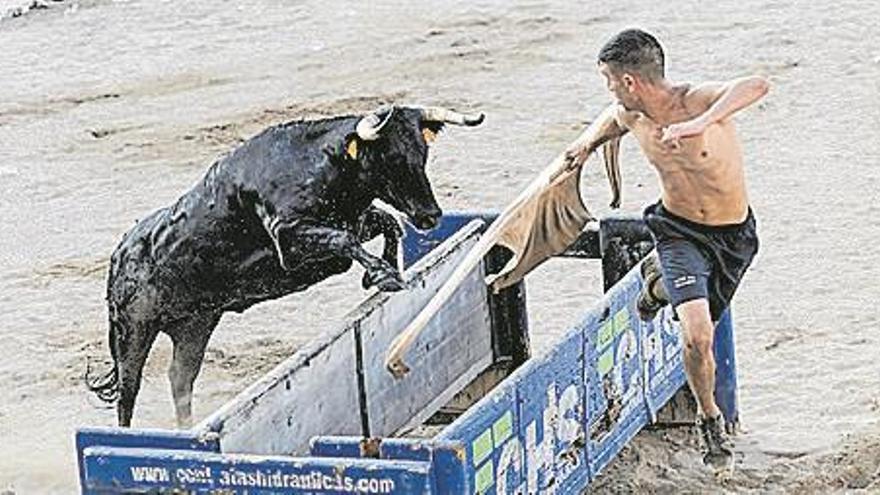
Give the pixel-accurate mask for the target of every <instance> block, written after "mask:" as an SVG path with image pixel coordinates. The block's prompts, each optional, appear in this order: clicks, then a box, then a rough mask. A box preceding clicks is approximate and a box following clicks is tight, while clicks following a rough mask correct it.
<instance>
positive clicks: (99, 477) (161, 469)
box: [83, 447, 431, 494]
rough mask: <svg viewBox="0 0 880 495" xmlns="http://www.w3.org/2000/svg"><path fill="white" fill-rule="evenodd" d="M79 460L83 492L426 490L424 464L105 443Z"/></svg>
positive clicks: (426, 465)
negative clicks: (126, 446) (211, 451)
mask: <svg viewBox="0 0 880 495" xmlns="http://www.w3.org/2000/svg"><path fill="white" fill-rule="evenodd" d="M83 461H84V465H85V471H86V483H85V485H84V486H85V488H86V489H85V493H102V492H106V491H113V492H114V493H117V492H118V491H119V490H120V489H125V490H149V491H160V490H168V489H171V488H185V489H187V490H193V491H197V492H199V493H207V492H208V491H209V490H228V491H229V492H232V493H248V494H275V493H351V492H355V491H359V492H361V493H394V494H421V493H431V482H430V479H429V478H430V474H431V473H430V469H431V468H430V464H429V463H427V462H412V461H386V460H375V459H345V460H340V459H327V458H317V457H303V458H289V457H268V456H252V455H232V454H212V453H202V452H186V451H180V450H154V449H126V448H108V447H89V448H87V449H86V450H85V452H84V460H83ZM224 493H227V492H225V491H224Z"/></svg>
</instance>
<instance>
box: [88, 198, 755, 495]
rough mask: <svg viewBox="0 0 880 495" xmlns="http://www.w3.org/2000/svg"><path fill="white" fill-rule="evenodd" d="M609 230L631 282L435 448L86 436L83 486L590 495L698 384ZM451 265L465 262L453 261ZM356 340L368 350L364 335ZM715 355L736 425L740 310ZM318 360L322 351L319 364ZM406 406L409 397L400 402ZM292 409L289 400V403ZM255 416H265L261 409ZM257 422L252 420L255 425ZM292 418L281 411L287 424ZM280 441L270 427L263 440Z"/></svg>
mask: <svg viewBox="0 0 880 495" xmlns="http://www.w3.org/2000/svg"><path fill="white" fill-rule="evenodd" d="M474 218H480V219H491V218H492V215H491V214H480V215H472V214H454V215H448V216H446V217H444V218H443V219H442V221H441V223H440V225H439V226H438V229H436V230H435V231H432V232H431V233H428V234H425V235H423V234H422V233H418V232H415V231H411V230H409V231H407V237H406V246H405V249H404V258H405V261H406V263H407V266H410V265H413V264H414V263H415V262H416V261H417V260H418V259H419V258H420V257H421V256H423V255H424V254H426V253H427V252H428V251H429V248H432V247H434V246H437V245H438V244H439V243H440V242H443V241H444V240H445V239H446V238H448V237H449V236H451V235H452V234H453V233H455V232H457V231H458V230H459V229H460V228H461V227H463V226H465V225H469V224H471V221H472V220H473V219H474ZM621 222H623V223H624V224H625V223H626V221H622V220H621V219H620V218H616V219H615V220H614V224H615V225H618V224H621ZM626 228H627V229H629V230H631V231H633V232H641V231H639V229H637V228H636V229H632V228H631V226H627V227H626ZM589 235H590V236H591V238H590V240H589V241H583V242H581V244H580V247H579V248H578V249H577V250H576V252H573V253H568V254H567V255H570V256H580V257H595V254H596V253H599V252H600V251H602V252H603V254H605V252H606V250H605V249H598V248H597V247H595V246H592V247H591V246H589V245H588V244H590V243H595V242H598V237H597V236H596V232H592V233H590V234H589ZM602 235H603V243H605V242H608V245H609V246H612V247H608V248H607V250H610V249H623V250H624V251H621V253H622V254H621V255H620V256H615V257H612V256H609V258H615V259H628V260H629V261H628V262H627V266H625V267H621V266H615V267H603V268H606V269H603V272H604V273H606V274H608V273H616V274H617V275H614V276H615V277H617V276H619V275H620V274H623V275H622V278H620V280H617V281H616V283H615V282H614V281H609V280H606V282H607V283H609V285H610V289H609V290H608V292H607V293H606V294H605V296H604V297H603V298H602V299H601V300H600V301H598V302H597V303H595V304H593V305H592V307H591V308H590V309H589V310H587V311H586V313H585V314H584V315H583V317H582V318H581V319H580V321H579V323H578V324H577V325H575V326H574V327H573V328H571V329H570V330H569V331H568V332H566V333H565V334H564V335H563V337H562V338H560V339H559V341H558V342H556V343H555V344H554V345H553V346H552V348H551V350H550V351H549V352H548V353H547V354H546V355H544V356H541V357H537V358H531V359H528V360H527V361H525V362H524V363H523V364H522V365H520V366H519V367H518V368H516V369H515V370H513V371H512V372H511V373H510V375H509V376H507V377H506V378H504V379H503V381H501V382H500V383H498V384H497V385H496V386H494V388H493V389H492V390H491V392H489V393H488V394H486V395H485V396H483V397H482V398H481V399H479V401H477V402H476V403H475V404H473V405H471V406H470V407H469V408H468V409H467V410H466V411H465V412H464V414H462V415H460V416H459V417H458V418H457V419H456V420H455V421H453V422H452V423H451V424H449V425H448V426H446V427H445V428H443V429H442V430H441V431H440V433H439V434H437V435H436V436H434V437H433V438H431V439H407V438H363V437H358V436H317V437H314V438H312V440H311V442H310V445H309V446H308V452H307V453H305V454H304V455H303V456H300V457H291V456H286V455H277V454H273V455H259V454H260V453H259V452H251V453H240V451H238V452H239V453H232V452H229V450H230V446H233V447H232V449H238V448H240V447H239V446H241V445H245V443H243V442H241V441H240V440H237V439H234V438H232V437H229V438H230V442H224V438H225V437H224V436H223V435H222V434H220V433H219V432H218V431H216V430H212V429H211V428H208V429H204V428H203V429H201V430H199V429H198V428H199V427H197V428H196V429H194V430H190V431H183V432H168V431H161V430H123V429H116V428H102V429H83V430H80V431H79V432H78V433H77V442H76V443H77V451H78V460H79V465H80V480H81V486H82V491H83V493H87V494H91V493H108V492H109V493H117V492H125V491H147V492H162V491H167V490H185V491H194V492H198V493H213V492H219V493H260V494H262V493H350V492H353V491H358V490H361V491H365V492H373V493H426V494H470V493H481V494H482V493H485V494H501V493H580V492H581V491H582V490H583V489H584V488H585V487H586V486H587V485H588V484H589V483H590V481H592V480H593V479H595V477H596V476H597V475H598V474H599V473H600V472H601V471H602V470H603V469H604V468H605V466H607V465H608V463H609V462H611V460H612V459H613V458H614V457H615V456H616V455H617V453H618V452H619V451H620V450H621V449H622V448H623V446H624V445H626V444H627V443H628V442H629V441H630V440H631V439H632V437H634V436H635V435H636V434H637V433H638V432H639V431H640V430H641V429H642V428H643V427H644V426H645V425H648V424H650V423H652V422H654V421H655V419H656V417H657V414H658V412H659V411H660V409H661V408H663V407H664V405H665V404H667V403H668V402H669V401H670V399H671V398H672V397H673V396H674V395H675V394H676V393H677V392H678V391H679V390H681V389H682V387H683V385H684V384H685V376H684V371H683V366H682V356H681V345H682V343H681V337H680V330H679V328H678V324H677V323H676V322H675V321H673V319H672V310H671V309H670V308H668V307H666V308H664V309H663V310H661V312H660V313H659V314H658V315H657V317H656V318H655V319H654V320H653V321H650V322H643V321H641V320H640V319H639V318H638V313H637V311H636V309H635V299H636V297H637V295H638V293H639V291H640V289H641V278H640V276H639V274H638V267H637V266H633V260H637V259H638V257H639V256H641V255H643V250H641V251H638V253H639V256H636V255H635V254H633V253H635V251H633V253H629V254H627V253H626V252H625V251H626V249H628V248H627V247H626V246H627V243H626V242H621V241H620V239H617V240H615V241H613V242H611V239H612V237H613V236H612V235H610V233H609V232H605V231H603V232H602ZM640 235H641V234H640ZM456 242H458V241H456ZM461 242H467V239H463V240H461ZM634 242H639V243H644V242H645V241H644V239H643V238H642V239H637V240H636V241H634ZM621 246H623V248H621ZM642 247H643V246H642ZM640 249H641V248H640ZM449 252H450V253H451V252H453V251H449ZM585 253H586V254H585ZM438 260H439V261H438V262H439V263H443V262H444V261H448V262H449V263H452V262H454V261H451V260H454V258H449V259H446V258H444V257H439V258H438ZM605 261H606V260H605V259H604V258H603V262H605ZM607 268H612V269H613V270H610V269H607ZM626 268H628V271H627V270H626ZM473 294H477V293H476V292H474V293H473ZM468 297H477V296H476V295H472V296H468ZM480 297H486V296H485V295H482V296H480ZM488 297H490V298H491V297H495V296H491V295H490V296H488ZM509 301H518V302H517V303H516V304H519V305H520V306H521V307H520V308H519V310H520V312H524V304H525V301H524V297H523V298H520V299H517V298H513V299H508V303H507V304H509ZM380 302H381V301H380ZM382 304H384V303H382ZM374 306H376V304H372V306H369V307H370V308H373V309H370V311H378V310H379V307H378V306H376V307H375V308H374ZM494 306H497V304H494ZM494 306H493V303H490V304H488V305H482V306H480V307H484V308H492V307H494ZM484 310H485V311H487V312H491V311H492V310H491V309H484ZM486 319H487V320H489V321H491V322H492V325H491V326H492V327H493V328H492V331H493V332H497V330H498V329H497V328H494V327H495V325H496V324H497V322H496V320H497V321H500V319H499V318H497V317H490V315H486ZM357 321H361V320H357ZM383 321H384V320H383ZM505 324H507V325H509V324H510V322H509V321H506V322H505ZM474 328H475V330H474V331H475V332H476V331H483V330H479V329H480V328H482V327H479V326H476V327H474ZM361 330H363V329H361ZM361 330H358V331H361ZM364 331H365V330H364ZM508 331H509V329H508ZM356 335H357V334H356ZM334 342H335V341H334ZM356 344H357V345H360V341H359V340H357V339H356ZM328 349H331V347H330V346H328ZM310 352H312V353H316V352H318V350H315V349H312V350H311V351H310ZM322 352H323V351H322ZM327 352H330V351H329V350H328V351H327ZM334 352H335V351H334ZM438 352H439V351H438ZM715 352H716V360H717V363H718V366H717V372H716V377H717V387H716V400H717V401H718V403H719V405H720V407H721V408H722V411H723V412H724V414H725V416H726V417H727V418H728V421H729V422H731V423H735V422H736V421H737V419H738V416H737V403H736V376H735V356H734V346H733V328H732V322H731V318H730V315H729V313H727V314H725V315H724V317H723V318H722V320H721V322H719V325H718V328H717V329H716V343H715ZM495 354H496V355H495V358H496V359H498V358H499V356H498V355H497V353H495ZM319 355H321V354H315V356H316V359H317V356H319ZM439 357H440V358H442V356H439ZM432 359H435V360H436V359H438V356H433V357H432ZM279 376H280V375H279ZM285 376H287V375H285ZM290 376H291V378H284V379H285V380H288V381H287V383H288V386H287V390H289V389H290V386H289V383H291V382H290V381H289V380H295V378H294V375H290ZM279 383H282V382H279ZM294 383H295V382H294ZM463 385H464V384H462V386H463ZM268 386H269V384H268V382H267V385H266V387H268ZM273 386H274V385H273ZM258 388H259V387H258ZM368 390H369V389H368ZM366 399H368V400H369V399H370V397H366ZM361 402H363V401H361ZM404 402H405V398H403V397H400V398H397V399H396V400H395V401H393V403H404ZM283 404H284V402H280V401H279V402H278V406H276V407H284V406H283ZM232 409H235V408H232ZM244 411H245V412H246V413H247V414H252V413H251V412H250V411H251V410H250V409H244ZM247 414H244V415H242V419H241V420H240V421H247ZM285 414H286V413H285V412H284V411H279V417H284V416H285ZM354 416H355V417H356V418H357V416H358V415H357V414H355V415H354ZM287 417H289V416H287ZM333 417H335V418H338V417H340V416H339V415H338V414H336V415H334V416H333ZM309 420H310V421H312V422H314V421H316V420H317V419H316V418H310V419H309ZM356 422H357V421H356ZM288 423H289V421H288ZM206 424H208V425H209V426H210V425H213V424H214V423H212V422H211V421H208V422H207V423H206ZM217 424H221V425H222V424H223V423H222V422H219V423H217ZM266 424H267V426H261V427H260V428H263V429H266V428H271V424H274V423H272V422H268V423H266ZM288 426H289V425H288ZM355 426H356V427H357V426H359V425H355ZM334 427H338V425H334ZM251 429H252V428H251ZM328 429H330V428H328ZM248 431H250V430H248ZM272 434H273V432H272V431H261V432H260V437H264V436H265V437H271V436H272ZM257 443H258V442H257ZM257 447H259V446H257ZM277 447H278V446H273V447H272V449H276V448H277ZM269 452H270V450H269V448H268V447H267V451H266V453H269Z"/></svg>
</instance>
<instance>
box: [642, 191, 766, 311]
mask: <svg viewBox="0 0 880 495" xmlns="http://www.w3.org/2000/svg"><path fill="white" fill-rule="evenodd" d="M644 218H645V223H647V225H648V229H649V230H650V231H651V234H652V235H653V236H654V243H655V246H656V248H657V255H658V257H659V259H660V267H661V271H662V273H663V286H664V287H665V288H666V292H667V293H668V294H669V299H670V302H671V303H672V306H673V307H677V306H678V305H679V304H682V303H684V302H687V301H692V300H694V299H707V300H708V301H709V312H710V313H711V314H712V320H713V321H718V320H719V319H720V318H721V315H722V313H724V310H725V309H727V307H728V306H729V305H730V300H731V299H732V298H733V294H734V293H735V292H736V288H737V287H738V286H739V282H740V280H742V277H743V275H744V274H745V272H746V269H747V268H748V267H749V265H750V264H751V263H752V259H753V258H754V257H755V253H757V252H758V235H757V232H756V227H755V216H754V214H753V213H752V209H751V208H749V215H748V217H746V219H745V220H744V221H743V222H742V223H739V224H731V225H718V226H715V225H703V224H700V223H696V222H692V221H690V220H688V219H686V218H682V217H679V216H676V215H674V214H672V213H670V212H669V211H667V210H666V209H665V208H663V205H662V204H661V203H660V202H658V203H656V204H653V205H651V206H649V207H647V208H646V209H645V212H644Z"/></svg>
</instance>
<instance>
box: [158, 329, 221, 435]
mask: <svg viewBox="0 0 880 495" xmlns="http://www.w3.org/2000/svg"><path fill="white" fill-rule="evenodd" d="M219 321H220V315H219V314H215V313H209V314H206V315H197V316H195V317H193V318H190V319H187V320H185V321H184V322H182V323H181V324H179V325H175V328H174V329H169V330H170V331H168V335H170V336H171V341H172V342H173V343H174V356H173V357H172V359H171V366H170V368H169V369H168V377H169V378H170V379H171V394H172V395H173V396H174V412H175V415H176V416H177V426H178V427H180V428H188V427H189V426H191V425H192V390H193V383H194V382H195V380H196V377H198V376H199V371H200V370H201V369H202V360H203V359H204V357H205V348H207V346H208V340H209V339H210V338H211V333H212V332H213V331H214V328H215V327H216V326H217V323H218V322H219Z"/></svg>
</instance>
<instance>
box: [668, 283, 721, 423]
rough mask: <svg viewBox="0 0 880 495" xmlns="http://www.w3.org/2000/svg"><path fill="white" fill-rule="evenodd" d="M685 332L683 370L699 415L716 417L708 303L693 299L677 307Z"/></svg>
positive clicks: (712, 333) (712, 335)
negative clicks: (698, 408) (695, 399)
mask: <svg viewBox="0 0 880 495" xmlns="http://www.w3.org/2000/svg"><path fill="white" fill-rule="evenodd" d="M675 312H676V313H677V314H678V319H679V321H681V326H682V330H683V332H684V369H685V374H686V375H687V380H688V384H689V385H690V386H691V391H692V392H693V393H694V396H695V397H696V398H697V405H698V406H699V407H700V413H701V414H702V415H704V416H706V417H709V418H714V417H715V416H717V415H718V413H719V412H720V410H719V409H718V405H717V404H715V355H714V354H713V352H712V344H713V342H714V339H715V325H714V324H712V318H711V316H709V303H708V301H706V300H705V299H694V300H693V301H688V302H685V303H682V304H680V305H679V306H678V307H677V308H675Z"/></svg>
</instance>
